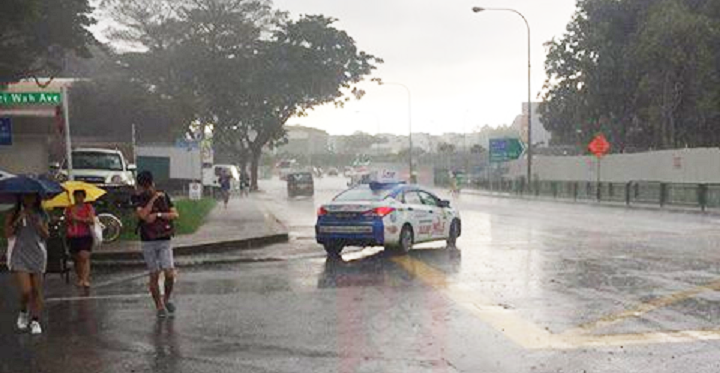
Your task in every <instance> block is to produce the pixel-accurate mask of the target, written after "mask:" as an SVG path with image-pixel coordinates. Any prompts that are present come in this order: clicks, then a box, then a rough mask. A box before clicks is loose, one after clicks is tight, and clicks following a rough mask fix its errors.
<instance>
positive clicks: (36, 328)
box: [30, 320, 42, 335]
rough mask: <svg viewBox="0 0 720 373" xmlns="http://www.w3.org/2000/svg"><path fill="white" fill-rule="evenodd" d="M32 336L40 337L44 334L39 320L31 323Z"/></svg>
mask: <svg viewBox="0 0 720 373" xmlns="http://www.w3.org/2000/svg"><path fill="white" fill-rule="evenodd" d="M30 334H34V335H38V334H42V328H41V327H40V323H39V322H38V321H37V320H33V321H32V322H30Z"/></svg>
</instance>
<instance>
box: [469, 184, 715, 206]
mask: <svg viewBox="0 0 720 373" xmlns="http://www.w3.org/2000/svg"><path fill="white" fill-rule="evenodd" d="M469 186H470V187H474V188H477V189H482V190H488V191H493V192H502V193H509V194H515V195H529V196H535V197H545V198H547V197H551V198H556V199H565V200H575V201H597V202H611V203H624V204H626V205H628V206H629V205H658V206H660V207H665V206H669V207H671V206H675V207H686V208H698V209H701V210H703V211H705V210H707V209H709V208H720V184H678V183H660V182H647V181H633V182H628V183H594V182H585V181H535V182H533V185H532V188H530V189H529V188H527V187H526V185H525V182H524V180H518V181H511V180H503V181H495V182H492V183H490V182H478V183H475V184H473V185H469Z"/></svg>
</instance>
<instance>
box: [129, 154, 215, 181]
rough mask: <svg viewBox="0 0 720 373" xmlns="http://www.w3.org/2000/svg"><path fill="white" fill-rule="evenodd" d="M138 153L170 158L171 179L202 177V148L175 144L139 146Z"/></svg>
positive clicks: (197, 178) (139, 155)
mask: <svg viewBox="0 0 720 373" xmlns="http://www.w3.org/2000/svg"><path fill="white" fill-rule="evenodd" d="M137 155H138V157H167V158H170V178H171V179H183V180H190V179H196V180H199V179H202V171H201V167H202V165H201V163H200V150H191V151H188V150H187V149H184V148H177V147H174V146H138V147H137Z"/></svg>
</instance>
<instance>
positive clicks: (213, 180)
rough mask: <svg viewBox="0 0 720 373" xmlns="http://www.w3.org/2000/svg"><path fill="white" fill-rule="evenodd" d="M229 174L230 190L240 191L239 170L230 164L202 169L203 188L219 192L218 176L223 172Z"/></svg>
mask: <svg viewBox="0 0 720 373" xmlns="http://www.w3.org/2000/svg"><path fill="white" fill-rule="evenodd" d="M225 171H227V172H229V173H230V176H231V178H230V190H239V189H240V169H239V168H238V167H237V166H235V165H231V164H215V165H212V167H208V168H203V187H204V188H207V189H210V190H211V191H213V192H215V191H217V190H220V175H222V174H223V172H225Z"/></svg>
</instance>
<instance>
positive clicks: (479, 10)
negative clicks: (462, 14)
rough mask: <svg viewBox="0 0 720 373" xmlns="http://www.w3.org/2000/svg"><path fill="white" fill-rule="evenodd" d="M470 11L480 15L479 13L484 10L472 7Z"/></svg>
mask: <svg viewBox="0 0 720 373" xmlns="http://www.w3.org/2000/svg"><path fill="white" fill-rule="evenodd" d="M472 11H473V12H475V13H480V12H482V11H485V8H483V7H479V6H474V7H473V8H472Z"/></svg>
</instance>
